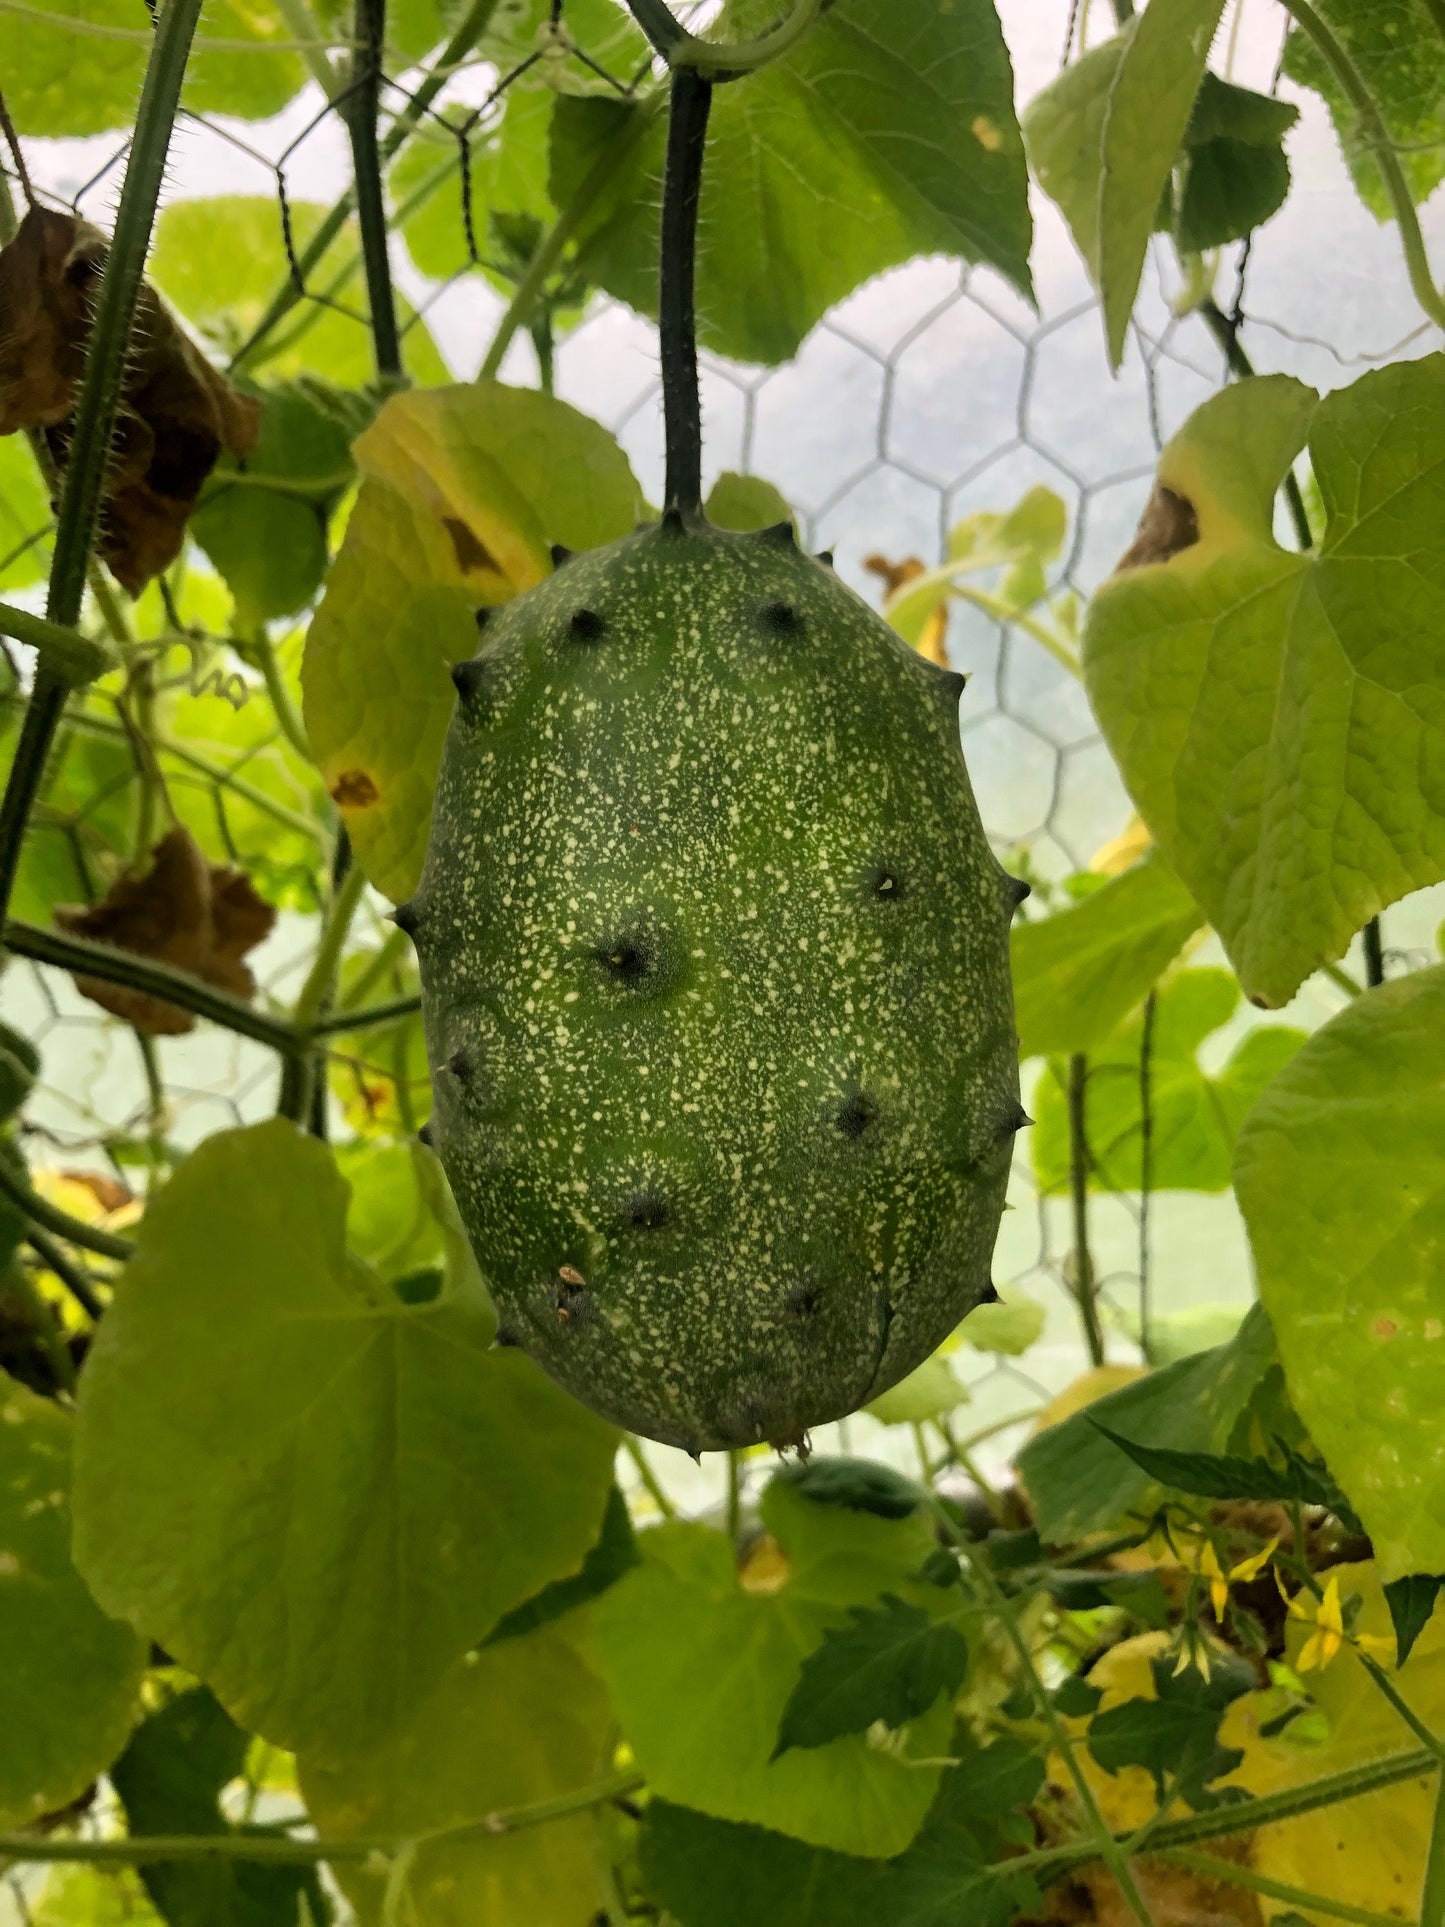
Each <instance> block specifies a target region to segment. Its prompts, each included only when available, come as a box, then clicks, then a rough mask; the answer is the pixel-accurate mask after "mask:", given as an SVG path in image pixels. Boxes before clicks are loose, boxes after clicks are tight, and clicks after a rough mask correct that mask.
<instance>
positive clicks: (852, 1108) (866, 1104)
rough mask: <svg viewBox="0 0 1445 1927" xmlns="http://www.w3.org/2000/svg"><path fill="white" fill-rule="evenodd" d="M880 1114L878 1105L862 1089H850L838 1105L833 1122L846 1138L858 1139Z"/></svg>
mask: <svg viewBox="0 0 1445 1927" xmlns="http://www.w3.org/2000/svg"><path fill="white" fill-rule="evenodd" d="M877 1115H878V1106H877V1105H876V1104H875V1103H874V1102H873V1100H872V1099H871V1098H870V1097H867V1096H865V1094H864V1093H863V1092H862V1091H850V1092H849V1094H848V1096H847V1097H845V1098H844V1099H843V1102H842V1103H841V1104H840V1105H839V1106H838V1109H837V1111H836V1113H835V1114H834V1118H833V1122H834V1124H836V1126H837V1127H838V1130H839V1132H840V1133H841V1134H842V1135H843V1136H844V1137H846V1138H853V1139H857V1138H860V1137H862V1135H863V1133H864V1132H865V1131H866V1130H867V1129H868V1127H869V1125H870V1124H872V1122H873V1120H874V1118H876V1117H877Z"/></svg>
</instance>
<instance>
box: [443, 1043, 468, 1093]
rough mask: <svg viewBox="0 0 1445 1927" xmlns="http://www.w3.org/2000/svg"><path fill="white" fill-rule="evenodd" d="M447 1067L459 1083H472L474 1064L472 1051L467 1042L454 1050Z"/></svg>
mask: <svg viewBox="0 0 1445 1927" xmlns="http://www.w3.org/2000/svg"><path fill="white" fill-rule="evenodd" d="M446 1067H447V1069H448V1070H449V1071H450V1072H451V1074H452V1076H453V1077H454V1078H455V1079H456V1080H457V1082H458V1083H459V1084H470V1083H471V1081H472V1071H473V1065H472V1059H471V1053H470V1051H468V1049H467V1047H466V1045H465V1044H463V1045H462V1046H461V1047H460V1048H459V1049H457V1050H454V1051H453V1052H452V1054H451V1056H450V1057H449V1058H448V1059H447V1063H446Z"/></svg>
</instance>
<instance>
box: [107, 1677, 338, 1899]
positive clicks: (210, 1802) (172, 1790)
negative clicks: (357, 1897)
mask: <svg viewBox="0 0 1445 1927" xmlns="http://www.w3.org/2000/svg"><path fill="white" fill-rule="evenodd" d="M249 1746H250V1740H249V1738H248V1737H247V1735H246V1734H245V1733H243V1732H242V1731H241V1729H240V1727H238V1726H237V1725H236V1723H235V1721H234V1720H232V1718H231V1717H230V1715H229V1714H228V1713H227V1712H226V1710H225V1708H224V1707H223V1706H222V1705H221V1704H220V1702H219V1701H218V1700H217V1699H216V1698H215V1696H214V1694H212V1693H210V1692H208V1691H207V1690H206V1688H205V1687H204V1686H195V1687H191V1688H190V1689H189V1690H188V1691H186V1692H182V1693H178V1694H177V1695H176V1697H175V1698H174V1699H171V1700H168V1701H167V1702H166V1703H165V1704H164V1705H163V1706H160V1707H158V1708H157V1709H156V1711H155V1712H154V1713H152V1714H151V1715H150V1717H149V1718H148V1719H146V1720H144V1721H142V1723H141V1724H140V1726H138V1727H137V1728H136V1730H135V1732H134V1733H133V1734H132V1735H131V1739H130V1744H129V1745H128V1746H127V1747H126V1750H125V1752H124V1753H122V1755H121V1756H120V1758H119V1759H118V1760H117V1761H116V1763H115V1765H114V1766H113V1767H112V1768H111V1774H110V1779H111V1784H112V1786H113V1787H114V1788H115V1790H116V1793H117V1794H118V1795H119V1797H120V1802H121V1805H122V1806H123V1807H124V1808H125V1817H126V1825H127V1828H128V1829H129V1831H130V1832H131V1833H132V1834H167V1833H169V1834H176V1833H180V1834H208V1835H212V1836H222V1837H224V1836H225V1835H228V1834H231V1833H232V1832H234V1829H233V1828H232V1826H231V1823H230V1821H229V1820H228V1819H227V1818H226V1816H225V1815H224V1813H223V1812H222V1811H221V1794H222V1792H223V1791H224V1789H225V1788H226V1787H227V1786H228V1785H229V1784H230V1782H231V1781H232V1780H235V1779H237V1778H239V1776H240V1775H241V1773H242V1772H243V1770H244V1768H245V1764H246V1752H247V1749H248V1747H249ZM141 1878H142V1880H143V1881H144V1883H145V1888H146V1892H147V1893H148V1894H149V1895H150V1897H151V1899H152V1900H153V1901H154V1903H155V1905H156V1907H157V1908H158V1909H159V1910H160V1912H161V1913H162V1914H163V1915H164V1917H165V1918H166V1920H168V1921H169V1922H171V1924H172V1927H201V1924H202V1923H203V1922H204V1923H205V1927H311V1923H313V1922H315V1923H320V1922H322V1921H327V1920H330V1918H331V1909H330V1906H329V1904H328V1903H327V1901H326V1899H325V1898H324V1896H323V1894H322V1891H321V1884H320V1882H319V1880H318V1879H317V1877H316V1869H315V1868H314V1867H268V1866H257V1865H254V1864H248V1863H247V1862H246V1861H244V1860H230V1859H221V1858H217V1859H216V1860H213V1861H210V1862H205V1861H201V1862H190V1863H187V1862H183V1861H182V1862H175V1863H173V1864H167V1863H165V1862H163V1861H162V1862H159V1863H157V1864H156V1865H154V1866H149V1867H144V1868H142V1869H141ZM303 1896H304V1904H305V1906H306V1908H307V1910H308V1911H307V1912H306V1913H304V1914H303V1912H302V1905H303Z"/></svg>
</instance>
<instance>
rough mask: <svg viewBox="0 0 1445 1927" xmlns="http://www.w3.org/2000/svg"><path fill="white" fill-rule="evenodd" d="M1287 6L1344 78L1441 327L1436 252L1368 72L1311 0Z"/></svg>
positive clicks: (1444, 307)
mask: <svg viewBox="0 0 1445 1927" xmlns="http://www.w3.org/2000/svg"><path fill="white" fill-rule="evenodd" d="M1283 5H1284V8H1285V11H1286V12H1287V13H1288V14H1289V15H1290V16H1291V17H1292V18H1293V20H1294V22H1295V24H1296V25H1297V26H1298V28H1299V30H1300V32H1301V33H1303V34H1304V35H1306V36H1307V37H1308V38H1309V39H1310V40H1312V41H1313V42H1314V44H1315V47H1316V50H1317V51H1318V53H1319V56H1320V58H1321V59H1322V60H1323V61H1324V63H1325V65H1326V66H1327V67H1328V68H1329V70H1330V72H1331V73H1332V74H1333V75H1334V77H1335V79H1336V80H1337V81H1338V82H1339V83H1340V86H1341V88H1342V89H1343V91H1344V94H1345V98H1346V99H1347V100H1348V101H1349V103H1350V105H1351V106H1352V107H1353V108H1354V110H1355V112H1356V113H1357V114H1358V115H1359V117H1360V126H1361V130H1362V133H1363V136H1364V142H1365V145H1366V146H1367V147H1368V148H1369V150H1370V154H1371V157H1372V158H1373V160H1374V163H1375V165H1376V167H1378V168H1379V170H1380V178H1381V180H1382V181H1383V182H1384V184H1385V192H1386V194H1387V195H1388V196H1389V199H1390V209H1391V212H1392V213H1393V214H1394V216H1395V223H1396V226H1397V227H1398V228H1399V230H1400V242H1401V245H1402V247H1403V248H1404V251H1405V266H1406V268H1407V270H1408V271H1409V276H1410V287H1411V290H1412V292H1413V293H1414V296H1415V299H1416V300H1417V301H1418V302H1419V304H1420V306H1421V307H1422V308H1423V309H1424V311H1425V313H1426V314H1427V315H1428V316H1429V317H1430V319H1431V320H1432V321H1433V322H1434V323H1435V325H1436V327H1437V328H1445V295H1442V294H1441V292H1440V290H1439V288H1437V287H1436V285H1435V276H1434V273H1433V271H1432V269H1431V267H1430V256H1429V254H1428V253H1427V252H1426V249H1425V237H1424V235H1423V234H1422V233H1421V232H1420V222H1419V218H1418V216H1417V215H1416V213H1415V203H1414V202H1413V201H1412V200H1411V199H1410V189H1409V187H1408V185H1407V184H1406V181H1405V176H1404V173H1403V171H1402V170H1401V167H1400V161H1399V157H1398V156H1397V154H1396V153H1395V144H1394V142H1393V141H1392V140H1391V138H1390V130H1389V128H1388V127H1387V126H1386V125H1385V120H1384V116H1383V115H1382V114H1381V112H1380V110H1379V107H1378V106H1377V105H1376V104H1375V97H1374V95H1373V94H1372V93H1371V92H1370V89H1369V87H1368V86H1367V85H1366V82H1365V77H1364V75H1363V74H1362V73H1361V72H1360V70H1359V68H1358V67H1357V66H1356V65H1355V63H1354V61H1353V60H1352V59H1351V58H1350V56H1349V54H1348V53H1347V52H1346V50H1345V48H1344V46H1343V45H1342V43H1341V42H1340V41H1339V40H1337V39H1336V38H1335V34H1334V31H1333V29H1332V28H1331V27H1329V26H1328V25H1327V24H1326V22H1325V20H1324V19H1323V18H1322V16H1321V15H1320V14H1318V13H1316V11H1315V9H1314V7H1313V6H1312V5H1311V4H1310V0H1283Z"/></svg>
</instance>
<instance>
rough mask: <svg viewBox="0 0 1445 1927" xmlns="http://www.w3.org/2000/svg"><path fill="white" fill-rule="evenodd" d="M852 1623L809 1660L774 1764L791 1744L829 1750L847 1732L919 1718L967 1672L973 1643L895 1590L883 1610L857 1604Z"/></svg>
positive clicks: (828, 1636) (826, 1638)
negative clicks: (911, 1604) (897, 1593)
mask: <svg viewBox="0 0 1445 1927" xmlns="http://www.w3.org/2000/svg"><path fill="white" fill-rule="evenodd" d="M848 1617H849V1619H850V1620H851V1621H852V1624H851V1625H848V1626H839V1627H830V1628H829V1630H828V1631H827V1632H826V1633H825V1634H824V1635H823V1643H822V1645H821V1646H819V1647H818V1649H817V1651H816V1652H812V1653H809V1655H808V1657H807V1658H806V1659H805V1660H804V1661H803V1670H802V1672H801V1673H799V1675H798V1683H797V1685H796V1686H794V1688H793V1690H792V1692H791V1693H790V1694H789V1695H788V1703H787V1705H786V1706H785V1707H784V1708H783V1717H782V1719H781V1720H780V1722H779V1724H778V1739H777V1744H776V1746H775V1747H774V1748H773V1758H774V1759H775V1760H776V1759H778V1758H779V1757H780V1755H782V1754H784V1753H786V1752H787V1751H788V1749H789V1748H790V1747H795V1746H800V1747H812V1746H826V1745H827V1744H828V1742H829V1741H830V1740H836V1739H838V1738H839V1737H840V1735H842V1734H844V1733H866V1732H867V1730H868V1728H869V1727H870V1726H872V1725H873V1723H874V1722H875V1721H876V1720H881V1721H882V1722H883V1724H884V1725H885V1726H887V1727H892V1728H897V1727H900V1726H905V1725H907V1723H908V1722H909V1721H910V1720H916V1719H917V1718H918V1717H919V1715H920V1714H921V1713H926V1712H927V1711H928V1709H929V1708H930V1707H931V1706H932V1705H933V1704H934V1703H935V1702H936V1701H937V1700H938V1699H940V1698H941V1697H942V1696H943V1695H944V1694H948V1695H950V1696H952V1695H953V1694H955V1693H956V1692H957V1691H958V1689H959V1687H960V1686H961V1685H962V1684H963V1678H964V1674H965V1673H967V1671H968V1644H967V1642H966V1641H965V1639H964V1638H963V1635H962V1634H961V1633H959V1632H957V1631H956V1630H955V1629H954V1628H953V1627H952V1626H941V1625H939V1624H938V1623H937V1622H936V1621H935V1620H933V1619H931V1618H930V1617H929V1616H928V1614H927V1613H925V1612H922V1611H921V1610H920V1609H919V1608H918V1607H917V1606H910V1605H909V1604H908V1602H907V1601H906V1600H904V1599H900V1598H898V1596H897V1595H896V1594H895V1593H888V1592H886V1593H884V1595H883V1598H882V1602H881V1604H879V1605H877V1606H851V1607H849V1609H848Z"/></svg>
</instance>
